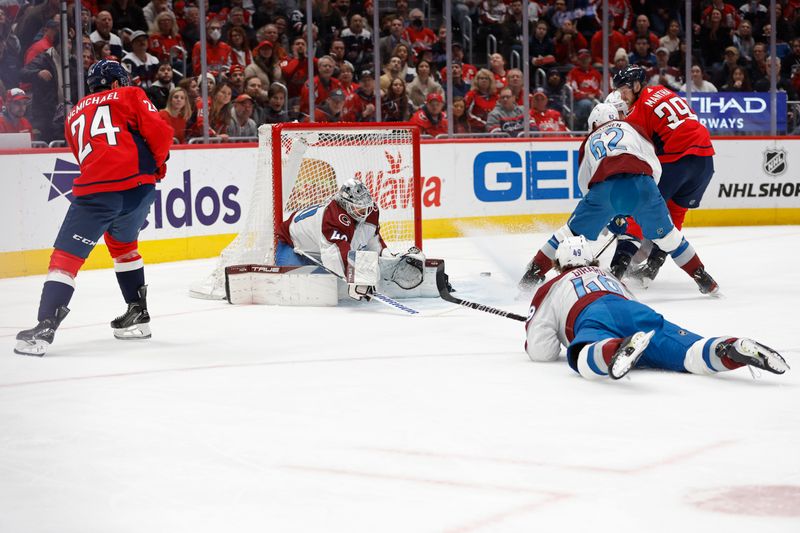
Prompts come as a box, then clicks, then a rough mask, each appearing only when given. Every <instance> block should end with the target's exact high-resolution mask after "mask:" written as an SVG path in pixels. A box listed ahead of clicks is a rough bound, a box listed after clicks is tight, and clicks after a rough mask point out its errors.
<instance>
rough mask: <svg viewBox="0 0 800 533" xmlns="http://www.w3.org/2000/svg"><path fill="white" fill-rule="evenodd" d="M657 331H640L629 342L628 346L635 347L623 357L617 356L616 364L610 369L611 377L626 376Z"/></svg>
mask: <svg viewBox="0 0 800 533" xmlns="http://www.w3.org/2000/svg"><path fill="white" fill-rule="evenodd" d="M655 333H656V332H655V331H654V330H653V331H648V332H647V333H645V332H643V331H640V332H638V333H636V334H635V335H634V336H633V337H632V338H631V340H630V341H628V344H627V346H626V348H633V350H632V351H631V352H630V353H628V354H625V355H624V356H622V357H617V359H615V360H614V364H613V365H612V367H611V368H609V369H608V375H609V377H610V378H611V379H620V378H622V377H625V375H626V374H627V373H628V372H630V371H631V368H633V367H634V366H635V365H636V363H637V362H638V361H639V359H640V358H641V357H642V355H644V351H645V349H647V346H648V345H649V344H650V339H652V338H653V335H655Z"/></svg>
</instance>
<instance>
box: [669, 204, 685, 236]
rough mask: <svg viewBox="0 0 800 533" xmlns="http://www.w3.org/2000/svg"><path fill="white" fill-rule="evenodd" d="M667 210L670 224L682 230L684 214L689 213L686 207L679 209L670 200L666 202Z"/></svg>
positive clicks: (679, 207)
mask: <svg viewBox="0 0 800 533" xmlns="http://www.w3.org/2000/svg"><path fill="white" fill-rule="evenodd" d="M667 209H668V210H669V216H670V218H672V224H673V225H674V226H675V227H676V228H678V229H681V228H683V220H684V219H685V218H686V212H687V211H689V208H687V207H681V206H679V205H678V204H676V203H675V202H673V201H672V200H667Z"/></svg>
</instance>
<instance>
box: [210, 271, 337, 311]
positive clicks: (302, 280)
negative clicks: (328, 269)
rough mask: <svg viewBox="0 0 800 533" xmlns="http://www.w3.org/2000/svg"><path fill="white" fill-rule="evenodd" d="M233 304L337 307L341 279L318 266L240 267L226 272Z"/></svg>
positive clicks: (229, 294)
mask: <svg viewBox="0 0 800 533" xmlns="http://www.w3.org/2000/svg"><path fill="white" fill-rule="evenodd" d="M225 278H226V282H225V290H226V293H227V299H228V301H229V302H230V303H232V304H266V305H287V306H296V305H308V306H335V305H337V304H338V303H339V294H338V285H337V282H338V280H337V279H336V277H335V276H332V275H331V274H327V273H322V272H320V269H319V268H317V267H316V266H300V267H297V266H283V267H279V266H268V265H236V266H230V267H227V268H226V269H225Z"/></svg>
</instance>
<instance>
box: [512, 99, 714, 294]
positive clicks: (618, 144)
mask: <svg viewBox="0 0 800 533" xmlns="http://www.w3.org/2000/svg"><path fill="white" fill-rule="evenodd" d="M618 117H619V115H618V112H617V109H616V108H615V107H614V106H613V105H611V104H606V103H603V104H598V105H597V106H596V107H595V108H594V109H593V110H592V113H591V114H590V115H589V127H590V128H591V130H592V133H590V134H589V136H588V137H587V138H586V139H585V140H584V141H583V144H582V145H581V148H580V152H579V157H580V167H579V169H578V184H579V186H580V189H581V192H582V193H583V198H582V199H581V201H580V202H578V205H577V207H576V208H575V211H573V213H572V215H571V216H570V217H569V220H568V221H567V223H566V224H565V225H564V226H563V227H561V228H560V229H558V230H557V231H556V232H555V233H554V234H553V236H552V237H550V239H549V240H548V241H547V242H546V243H545V244H544V246H542V248H541V249H540V250H539V251H538V253H537V254H536V256H535V257H534V258H533V260H532V261H531V262H530V263H529V264H528V267H527V271H526V272H525V275H524V276H523V277H522V280H521V281H520V288H521V289H523V290H527V289H530V288H532V287H533V286H535V285H537V284H538V283H541V282H543V281H544V276H545V274H546V273H547V272H548V271H549V270H550V268H551V267H552V264H553V258H554V257H555V253H556V248H558V244H559V243H560V242H562V241H563V240H564V239H566V238H568V237H572V236H576V235H583V236H585V237H586V238H587V239H589V240H596V239H597V237H598V236H599V235H600V232H601V231H602V230H603V228H605V227H606V226H607V225H608V224H609V222H610V221H611V220H612V219H615V218H617V217H619V216H620V215H622V216H633V217H634V218H635V219H636V220H637V221H638V222H639V224H640V225H641V227H642V232H643V233H644V236H645V237H646V238H648V239H650V240H651V241H653V243H654V244H656V245H657V246H658V247H659V248H660V249H661V250H664V251H665V252H667V253H669V255H671V256H672V259H673V260H674V261H675V264H677V265H678V266H679V267H680V268H682V269H683V270H684V271H685V272H686V273H687V274H688V275H689V276H691V277H692V278H693V279H694V280H695V282H696V283H697V286H698V287H699V288H700V292H702V293H703V294H714V293H716V292H717V291H718V290H719V288H718V286H717V283H716V282H715V281H714V279H713V278H712V277H711V276H710V275H709V274H708V273H707V272H706V270H705V266H704V265H703V262H702V261H701V260H700V258H699V257H698V256H697V253H695V251H694V248H693V247H692V245H691V244H689V242H688V241H687V240H686V238H685V237H684V236H683V234H682V233H681V231H680V230H679V229H678V228H676V227H675V226H674V225H673V224H672V221H671V219H670V215H669V211H668V210H667V205H666V203H664V199H663V198H662V196H661V193H660V192H659V190H658V187H657V185H656V184H657V182H658V178H659V177H660V176H661V164H660V163H659V161H658V158H657V157H656V154H655V150H654V149H653V145H652V143H651V142H650V141H649V140H648V139H647V138H646V137H644V136H643V135H641V134H640V133H639V131H638V130H637V128H636V127H635V126H632V125H631V124H628V123H627V122H624V121H621V120H619V119H618Z"/></svg>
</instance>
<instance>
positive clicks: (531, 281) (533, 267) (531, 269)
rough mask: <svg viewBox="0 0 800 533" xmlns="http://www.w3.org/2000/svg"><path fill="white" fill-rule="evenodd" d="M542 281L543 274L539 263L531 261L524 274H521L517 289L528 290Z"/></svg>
mask: <svg viewBox="0 0 800 533" xmlns="http://www.w3.org/2000/svg"><path fill="white" fill-rule="evenodd" d="M543 281H544V275H543V274H542V269H541V267H540V266H539V265H537V264H536V263H534V262H533V261H531V262H530V263H529V264H528V269H527V270H526V271H525V274H524V275H523V276H522V279H521V280H519V285H518V286H519V290H521V291H529V290H531V289H533V288H534V287H536V286H537V285H539V284H540V283H542V282H543Z"/></svg>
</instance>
